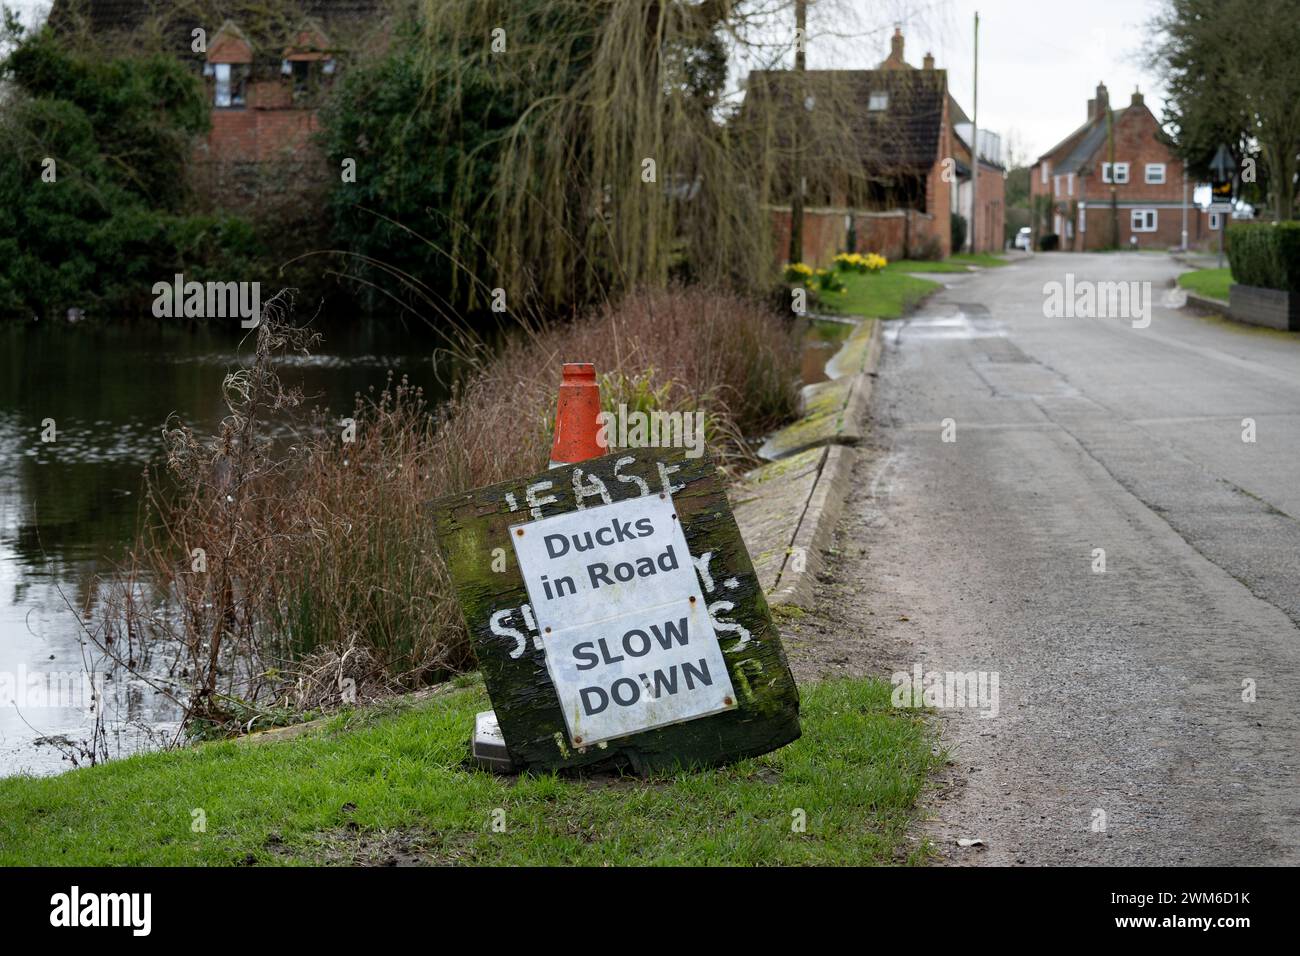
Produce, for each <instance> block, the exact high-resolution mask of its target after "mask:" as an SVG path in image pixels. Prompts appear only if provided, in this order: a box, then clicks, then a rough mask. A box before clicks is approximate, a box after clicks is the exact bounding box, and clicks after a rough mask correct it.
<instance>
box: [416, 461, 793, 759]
mask: <svg viewBox="0 0 1300 956" xmlns="http://www.w3.org/2000/svg"><path fill="white" fill-rule="evenodd" d="M431 509H432V511H433V515H434V521H435V525H436V530H437V535H438V540H439V543H440V545H441V547H442V550H443V554H444V556H445V558H446V560H447V566H448V569H449V570H450V572H451V576H452V580H453V582H454V583H455V586H456V591H457V596H458V598H459V600H460V605H461V610H462V612H463V613H464V615H465V622H466V625H467V626H468V628H469V632H470V637H471V640H472V641H473V644H474V649H475V652H476V654H477V656H478V661H479V665H480V667H481V668H482V670H483V677H484V680H485V682H486V683H487V689H488V693H489V695H490V696H491V698H492V704H493V707H494V708H495V711H496V717H497V721H498V724H499V726H500V730H501V733H502V735H503V736H504V738H505V742H506V747H507V749H508V751H509V753H510V756H511V758H512V759H513V760H514V762H515V763H516V764H517V765H519V766H522V767H527V768H531V769H539V770H550V769H559V768H566V767H590V766H594V765H598V764H605V765H623V766H630V767H631V768H632V769H634V770H636V771H637V772H647V771H651V770H658V769H671V768H675V767H679V766H691V765H696V766H707V765H714V764H719V763H725V762H727V761H730V760H737V759H740V758H743V757H749V756H755V755H757V754H761V753H766V752H768V751H771V750H775V749H776V748H778V747H781V746H783V745H784V744H787V743H789V742H790V741H792V740H795V739H796V738H797V737H798V736H799V696H798V690H797V688H796V687H795V683H794V678H793V676H792V675H791V673H790V668H789V666H788V664H787V663H786V659H785V652H784V650H783V649H782V647H781V639H780V636H779V634H778V633H777V630H776V627H775V625H774V624H773V623H772V617H771V613H770V611H769V609H768V606H767V601H766V599H765V598H764V596H763V592H762V588H761V587H760V585H759V583H758V579H757V577H756V575H755V574H754V568H753V565H752V563H751V562H750V559H749V553H748V551H746V549H745V545H744V542H742V541H741V538H740V530H739V528H737V527H736V521H735V518H734V517H733V516H732V514H731V509H730V507H729V506H728V504H727V499H726V494H725V493H724V491H723V488H722V483H721V479H720V476H719V474H718V472H717V469H716V468H715V467H714V466H713V463H712V462H711V461H709V459H708V458H707V457H701V458H694V459H692V458H688V457H686V455H685V454H684V452H682V451H679V450H677V451H674V450H664V449H637V450H628V451H623V452H617V453H615V454H611V455H606V456H604V457H602V458H595V459H591V460H589V461H584V462H581V463H580V464H577V465H566V466H563V467H560V468H554V469H551V470H550V471H545V472H542V473H540V474H537V475H534V476H533V477H531V478H526V479H521V480H518V481H509V482H503V483H501V484H498V485H492V486H490V487H487V488H480V489H477V490H475V491H472V492H468V493H466V494H463V495H455V496H451V497H448V498H442V499H440V500H438V501H436V502H434V503H433V504H432V505H431Z"/></svg>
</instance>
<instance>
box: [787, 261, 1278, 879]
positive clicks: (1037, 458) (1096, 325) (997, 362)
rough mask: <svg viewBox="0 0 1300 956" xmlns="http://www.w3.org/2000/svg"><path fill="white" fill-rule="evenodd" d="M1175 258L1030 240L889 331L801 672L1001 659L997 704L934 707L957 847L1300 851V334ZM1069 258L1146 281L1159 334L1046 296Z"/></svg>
mask: <svg viewBox="0 0 1300 956" xmlns="http://www.w3.org/2000/svg"><path fill="white" fill-rule="evenodd" d="M1181 270H1182V267H1180V266H1178V265H1177V264H1176V263H1174V262H1172V261H1171V260H1169V259H1168V258H1166V257H1165V256H1163V255H1148V254H1128V253H1126V254H1118V255H1102V254H1095V255H1077V254H1055V255H1039V256H1036V257H1034V258H1032V259H1025V260H1023V261H1020V262H1017V263H1016V264H1014V265H1012V266H1008V267H1006V268H1003V269H997V270H988V271H985V272H982V273H979V274H976V275H970V276H961V277H957V278H952V277H945V281H947V282H948V283H949V285H948V288H946V289H945V291H944V292H943V293H941V294H940V295H939V296H937V297H936V298H935V299H933V300H931V302H930V304H928V305H927V306H926V307H925V308H924V309H923V311H922V312H920V313H919V314H917V315H915V316H913V317H912V318H910V319H906V320H900V321H899V322H896V323H891V325H890V327H889V329H888V331H887V333H886V342H887V347H886V352H885V355H884V359H883V361H882V364H881V368H880V373H879V379H878V382H877V391H876V396H875V400H874V410H873V414H874V416H875V418H876V422H875V436H874V439H873V446H872V447H871V448H870V449H868V453H867V454H866V455H864V456H862V461H861V462H860V464H859V467H858V471H857V473H856V475H855V479H856V481H855V491H854V493H853V495H852V497H851V499H850V501H849V503H848V505H847V506H846V508H845V515H844V518H843V519H842V522H841V528H840V529H839V533H838V535H837V539H836V547H835V551H834V552H832V554H831V555H830V557H831V559H832V560H831V562H830V571H829V573H828V574H827V575H825V576H824V578H823V581H822V583H821V585H820V586H819V589H818V599H817V603H816V607H815V608H814V609H813V613H812V615H810V620H809V621H808V622H807V623H806V624H805V625H803V626H801V628H800V634H799V636H798V637H797V638H796V640H797V641H798V643H799V644H800V645H802V647H803V648H804V653H805V658H806V659H807V660H808V661H809V663H808V664H807V665H806V670H805V674H807V671H808V669H811V670H814V671H816V672H817V673H818V674H819V675H831V674H835V673H839V672H864V671H865V672H875V673H880V672H886V673H891V672H895V671H911V670H912V669H913V666H914V665H915V664H918V663H919V664H920V665H921V667H922V670H923V672H932V671H933V672H949V671H952V672H959V673H968V672H971V671H977V672H978V671H983V672H987V673H988V675H989V676H990V679H991V676H992V675H994V674H996V676H997V678H998V699H997V714H996V716H982V714H988V713H989V712H990V711H991V710H992V707H991V684H988V685H986V687H987V688H988V694H987V695H986V697H985V698H984V699H983V701H980V702H977V704H976V706H970V705H969V703H968V704H967V706H956V707H952V706H950V707H943V708H940V709H939V710H938V713H939V715H940V723H941V727H942V733H943V742H944V745H945V746H947V747H948V748H949V749H950V751H951V755H952V762H951V763H950V765H949V766H948V768H947V769H946V771H945V772H944V773H942V774H941V775H940V777H939V781H938V787H937V789H936V790H935V791H933V792H932V793H931V795H930V797H929V799H928V812H929V815H930V820H929V821H928V822H927V823H926V824H924V826H923V832H924V834H925V835H926V836H928V837H929V838H930V839H931V840H933V841H934V844H935V845H936V847H937V848H938V849H939V851H940V853H941V854H942V856H943V858H944V859H945V860H947V861H948V862H952V863H999V864H1015V863H1027V864H1056V863H1081V864H1103V863H1104V864H1227V865H1260V864H1283V863H1289V864H1293V865H1294V864H1295V863H1297V862H1300V720H1298V719H1297V709H1298V708H1300V335H1296V334H1286V333H1273V332H1270V331H1265V330H1254V329H1250V328H1247V327H1244V326H1239V325H1236V324H1233V323H1229V322H1226V321H1224V320H1221V319H1217V318H1212V317H1200V316H1196V315H1193V314H1190V313H1184V312H1182V311H1179V310H1178V309H1176V308H1172V307H1170V304H1171V302H1172V301H1173V300H1170V299H1169V296H1170V290H1169V284H1170V280H1171V279H1172V278H1173V277H1174V276H1175V275H1177V273H1178V272H1179V271H1181ZM1066 273H1072V274H1073V276H1074V280H1075V283H1076V289H1078V288H1079V286H1078V283H1080V282H1084V281H1135V282H1149V283H1150V291H1151V296H1152V309H1151V312H1150V318H1151V321H1150V324H1149V326H1147V327H1145V328H1140V327H1134V319H1133V318H1132V317H1127V318H1125V317H1120V318H1064V317H1060V318H1054V317H1049V316H1047V315H1045V314H1044V304H1045V301H1046V300H1047V298H1048V296H1047V295H1046V294H1045V293H1044V284H1045V283H1049V282H1061V283H1065V281H1066ZM1139 288H1141V287H1139ZM1137 322H1138V324H1139V325H1140V324H1141V319H1140V318H1139V319H1137ZM945 419H951V423H950V427H949V437H951V438H952V439H953V440H951V441H944V424H943V423H944V420H945ZM1243 419H1252V420H1253V421H1254V427H1255V440H1254V441H1253V442H1246V441H1243V429H1244V426H1243ZM1095 549H1104V551H1105V569H1104V571H1102V570H1100V565H1099V563H1098V561H1097V552H1096V550H1095ZM832 635H835V636H836V637H840V638H842V637H843V636H844V635H848V636H849V638H850V641H849V644H850V646H848V647H847V648H846V646H845V644H844V642H843V641H842V640H833V639H831V636H832ZM1252 690H1253V694H1252ZM1252 698H1253V699H1252ZM948 703H952V701H948ZM959 839H968V840H979V841H982V845H980V844H976V845H974V846H969V847H961V846H958V844H957V841H958V840H959Z"/></svg>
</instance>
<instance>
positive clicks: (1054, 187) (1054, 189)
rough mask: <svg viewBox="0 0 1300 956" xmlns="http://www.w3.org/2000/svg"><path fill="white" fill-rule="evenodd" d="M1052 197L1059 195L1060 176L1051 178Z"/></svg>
mask: <svg viewBox="0 0 1300 956" xmlns="http://www.w3.org/2000/svg"><path fill="white" fill-rule="evenodd" d="M1052 195H1053V196H1059V195H1061V177H1060V176H1053V177H1052Z"/></svg>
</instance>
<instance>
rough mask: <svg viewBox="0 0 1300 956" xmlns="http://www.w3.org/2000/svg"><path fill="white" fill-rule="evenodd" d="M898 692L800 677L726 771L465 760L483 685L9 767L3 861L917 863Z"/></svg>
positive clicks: (916, 738)
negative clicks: (49, 766)
mask: <svg viewBox="0 0 1300 956" xmlns="http://www.w3.org/2000/svg"><path fill="white" fill-rule="evenodd" d="M890 692H891V687H890V685H889V684H888V683H886V682H884V681H879V680H868V681H834V682H830V683H824V684H819V685H814V686H812V687H808V688H804V689H803V732H804V735H803V738H802V739H801V740H798V741H796V742H795V743H793V744H790V745H789V746H787V747H785V748H783V749H781V750H779V751H777V752H776V753H773V754H769V755H766V756H764V757H760V758H757V759H752V760H745V761H742V762H740V763H737V764H734V765H732V766H730V767H725V768H721V769H716V770H706V771H700V772H681V773H678V774H676V775H666V776H660V777H657V778H653V779H650V780H641V779H637V778H631V777H617V776H612V775H603V776H602V775H597V776H591V777H578V776H573V775H570V776H558V775H551V774H547V775H542V776H532V775H522V776H520V777H517V778H505V777H497V776H495V775H493V774H490V773H486V772H483V771H479V770H476V769H469V768H467V767H466V766H465V759H466V756H467V737H468V735H469V731H470V728H471V726H472V725H473V717H474V713H475V712H476V711H478V710H482V709H485V708H486V707H487V706H488V701H487V696H486V694H485V693H484V691H483V688H482V685H481V684H476V685H474V686H470V687H467V688H463V689H457V690H453V691H449V692H447V693H445V694H441V695H438V696H436V697H434V698H432V699H430V700H426V701H424V702H422V703H420V704H417V705H408V706H406V707H396V706H394V707H389V708H387V709H379V710H372V711H357V712H354V713H351V714H348V715H341V716H338V717H335V718H333V719H332V720H330V721H328V722H327V723H326V724H325V726H324V727H322V728H320V729H318V730H316V731H313V732H311V733H308V734H305V735H303V736H300V737H297V738H295V739H292V740H283V741H279V742H275V743H261V744H254V743H248V742H236V741H232V742H222V743H215V744H208V745H205V746H202V747H197V748H193V749H187V750H180V751H172V752H168V753H156V754H148V755H144V756H139V757H133V758H130V759H126V760H120V761H115V762H111V763H108V764H106V765H104V766H100V767H90V768H85V769H82V770H74V771H71V772H70V773H67V774H64V775H63V776H59V777H52V778H44V779H29V778H11V779H4V780H0V865H22V864H58V865H106V864H114V865H120V864H129V865H142V864H159V865H174V864H215V865H230V864H250V865H251V864H259V865H261V864H265V865H276V864H295V863H361V862H385V861H389V860H392V859H401V860H423V861H428V862H433V863H476V864H589V865H599V864H604V863H612V864H648V863H660V864H805V863H822V864H871V863H903V862H905V863H916V862H921V861H922V860H923V859H924V857H925V855H926V852H927V851H926V850H925V849H920V850H918V849H915V848H910V845H909V844H908V843H906V842H905V841H904V837H905V834H906V833H907V829H908V826H909V823H910V822H911V820H912V819H913V816H914V814H915V804H916V800H917V797H918V795H919V793H920V792H921V788H922V786H923V784H924V782H925V778H926V775H927V773H928V772H929V771H930V769H931V768H932V767H934V766H936V765H937V764H938V763H939V762H940V761H941V760H943V759H944V757H943V756H942V755H941V754H939V753H937V752H936V746H935V739H934V735H933V732H932V729H931V725H930V724H929V723H928V720H927V718H926V717H925V715H924V714H922V713H919V712H917V711H912V710H900V709H895V708H893V707H891V706H890ZM801 815H802V816H803V817H804V818H805V819H806V821H807V825H806V831H805V832H798V831H797V830H795V829H793V828H792V822H797V820H798V819H799V818H800V816H801ZM200 819H202V820H203V821H204V822H205V826H206V830H205V831H204V832H196V829H198V821H199V820H200ZM494 823H495V824H496V827H495V828H494Z"/></svg>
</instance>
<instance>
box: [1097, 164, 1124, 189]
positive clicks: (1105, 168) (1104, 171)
mask: <svg viewBox="0 0 1300 956" xmlns="http://www.w3.org/2000/svg"><path fill="white" fill-rule="evenodd" d="M1112 174H1113V175H1112ZM1101 181H1102V182H1103V183H1109V182H1113V183H1114V184H1115V185H1117V186H1123V185H1124V184H1126V183H1127V182H1128V163H1102V164H1101Z"/></svg>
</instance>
